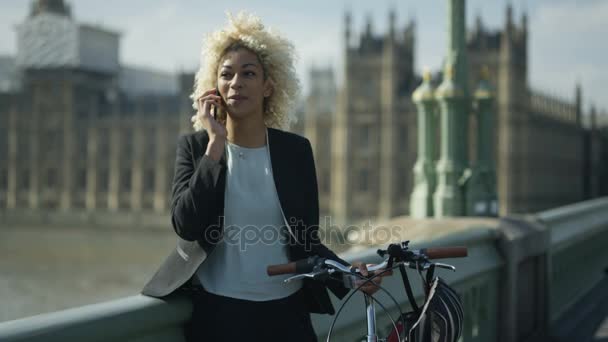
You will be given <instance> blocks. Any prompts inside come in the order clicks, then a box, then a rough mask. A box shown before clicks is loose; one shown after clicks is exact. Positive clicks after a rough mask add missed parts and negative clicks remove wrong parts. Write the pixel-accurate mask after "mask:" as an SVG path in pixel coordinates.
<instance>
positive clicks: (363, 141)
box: [355, 124, 371, 151]
mask: <svg viewBox="0 0 608 342" xmlns="http://www.w3.org/2000/svg"><path fill="white" fill-rule="evenodd" d="M355 139H357V140H359V147H360V148H361V149H362V150H364V151H367V150H369V149H370V143H371V138H370V126H369V125H366V124H363V125H361V126H360V127H359V134H358V136H357V137H355Z"/></svg>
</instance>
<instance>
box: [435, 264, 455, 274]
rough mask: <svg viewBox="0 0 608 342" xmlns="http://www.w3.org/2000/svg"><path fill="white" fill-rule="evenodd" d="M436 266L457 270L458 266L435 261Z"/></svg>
mask: <svg viewBox="0 0 608 342" xmlns="http://www.w3.org/2000/svg"><path fill="white" fill-rule="evenodd" d="M435 266H436V267H441V268H445V269H448V270H452V271H454V272H456V267H454V266H452V265H448V264H442V263H440V262H436V263H435Z"/></svg>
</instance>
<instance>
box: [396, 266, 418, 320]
mask: <svg viewBox="0 0 608 342" xmlns="http://www.w3.org/2000/svg"><path fill="white" fill-rule="evenodd" d="M399 273H401V279H402V280H403V287H404V288H405V294H406V295H407V299H408V300H409V301H410V305H411V306H412V310H414V312H415V313H416V314H418V315H420V308H419V307H418V304H417V303H416V298H414V292H413V291H412V286H411V285H410V280H409V278H408V277H407V271H406V270H405V266H403V265H399Z"/></svg>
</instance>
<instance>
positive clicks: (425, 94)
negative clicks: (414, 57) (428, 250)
mask: <svg viewBox="0 0 608 342" xmlns="http://www.w3.org/2000/svg"><path fill="white" fill-rule="evenodd" d="M412 100H413V101H414V103H415V104H416V107H417V109H418V159H417V160H416V164H415V165H414V191H413V192H412V197H411V198H410V216H412V217H416V218H424V217H431V216H433V191H435V184H436V182H437V180H436V175H435V170H434V168H435V165H434V162H435V141H436V134H435V132H436V131H437V119H436V115H437V114H436V112H435V94H434V91H433V86H432V85H431V73H430V72H429V71H428V70H427V71H425V72H424V74H423V81H422V84H421V85H420V87H418V88H417V89H416V90H415V91H414V94H413V95H412Z"/></svg>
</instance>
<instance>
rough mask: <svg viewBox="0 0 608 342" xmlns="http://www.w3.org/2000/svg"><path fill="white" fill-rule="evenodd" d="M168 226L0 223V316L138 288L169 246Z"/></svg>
mask: <svg viewBox="0 0 608 342" xmlns="http://www.w3.org/2000/svg"><path fill="white" fill-rule="evenodd" d="M175 241H176V238H175V233H174V232H173V231H171V230H170V229H167V231H159V230H133V229H131V230H128V229H118V228H116V229H110V228H104V229H99V228H88V227H79V228H77V227H73V228H61V227H48V226H45V227H34V226H31V227H6V226H2V227H0V321H7V320H12V319H16V318H21V317H26V316H31V315H35V314H39V313H46V312H51V311H56V310H61V309H66V308H71V307H76V306H81V305H85V304H92V303H98V302H103V301H107V300H112V299H117V298H121V297H127V296H131V295H135V294H137V293H139V291H140V289H141V288H142V287H143V285H144V284H145V283H146V281H147V280H148V279H149V278H150V277H151V276H152V275H153V274H154V272H155V271H156V268H157V267H158V266H159V265H160V263H161V262H162V261H163V260H164V258H165V257H166V256H167V255H168V254H169V253H170V252H171V250H172V248H173V246H174V245H175Z"/></svg>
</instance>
